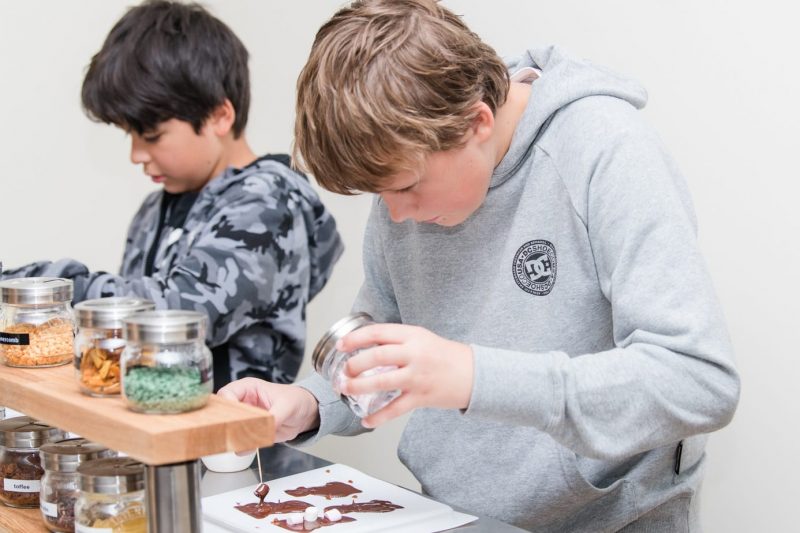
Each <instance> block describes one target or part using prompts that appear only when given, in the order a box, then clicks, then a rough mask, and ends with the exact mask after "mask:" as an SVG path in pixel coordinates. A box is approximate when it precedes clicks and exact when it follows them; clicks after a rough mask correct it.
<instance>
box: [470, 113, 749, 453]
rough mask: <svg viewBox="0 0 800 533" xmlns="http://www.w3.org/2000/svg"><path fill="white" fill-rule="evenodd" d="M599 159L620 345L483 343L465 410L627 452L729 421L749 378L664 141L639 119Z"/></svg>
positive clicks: (601, 241)
mask: <svg viewBox="0 0 800 533" xmlns="http://www.w3.org/2000/svg"><path fill="white" fill-rule="evenodd" d="M590 167H591V169H592V176H591V179H590V180H589V181H588V186H587V187H586V188H585V194H586V203H585V207H586V211H585V224H586V226H587V231H588V233H589V238H590V241H591V244H592V250H593V252H594V256H595V265H596V271H597V276H598V280H599V283H600V287H601V290H602V291H603V293H604V295H605V296H606V298H607V299H608V300H609V301H610V302H611V306H612V309H613V338H614V343H615V348H613V349H611V350H608V351H604V352H600V353H591V354H583V355H579V356H576V357H569V356H568V355H567V354H565V353H562V352H550V353H543V354H537V357H535V358H532V357H530V354H525V353H517V352H513V351H507V350H499V349H494V348H488V347H484V346H473V350H474V354H475V355H474V357H475V359H474V360H475V378H474V384H473V392H472V399H471V403H470V405H469V407H468V409H467V410H466V412H465V414H466V416H475V417H482V418H486V419H491V420H498V421H506V422H509V423H514V424H526V425H530V426H534V427H536V428H538V429H540V430H542V431H545V432H547V433H549V434H550V435H551V436H553V438H555V439H556V440H557V441H558V442H560V443H561V444H563V445H564V446H567V447H568V448H571V449H572V450H574V451H576V452H577V453H579V454H581V455H584V456H588V457H595V458H602V459H617V458H622V457H630V456H632V455H634V454H637V453H640V452H643V451H646V450H650V449H653V448H656V447H658V446H662V445H666V444H668V443H673V442H676V441H678V440H681V439H683V438H686V437H688V436H691V435H696V434H701V433H707V432H710V431H714V430H716V429H719V428H720V427H722V426H724V425H726V424H727V423H728V422H729V421H730V420H731V418H732V416H733V413H734V411H735V409H736V405H737V402H738V398H739V387H740V385H739V377H738V374H737V372H736V370H735V369H734V365H733V355H732V347H731V344H730V341H729V338H728V333H727V330H726V326H725V322H724V318H723V315H722V312H721V309H720V305H719V303H718V301H717V298H716V296H715V293H714V289H713V284H712V281H711V279H710V277H709V274H708V272H707V270H706V266H705V263H704V260H703V258H702V257H701V254H700V250H699V246H698V242H697V237H696V223H695V217H694V213H693V208H692V206H691V202H690V199H689V195H688V191H687V189H686V186H685V183H684V182H683V179H682V177H681V176H680V173H679V171H678V170H677V169H676V167H675V165H674V163H673V161H672V160H671V159H670V158H669V157H668V156H667V155H666V154H665V152H664V150H663V149H662V148H661V145H660V141H659V140H658V139H657V137H656V136H655V134H654V133H653V132H652V131H651V130H650V129H649V128H647V127H645V126H643V125H640V126H633V127H630V128H629V129H628V130H627V131H624V132H621V133H619V134H617V135H615V136H614V139H613V140H611V141H608V145H607V148H606V149H605V150H603V152H602V153H601V154H600V155H599V157H598V159H597V160H596V161H594V164H593V165H591V166H590Z"/></svg>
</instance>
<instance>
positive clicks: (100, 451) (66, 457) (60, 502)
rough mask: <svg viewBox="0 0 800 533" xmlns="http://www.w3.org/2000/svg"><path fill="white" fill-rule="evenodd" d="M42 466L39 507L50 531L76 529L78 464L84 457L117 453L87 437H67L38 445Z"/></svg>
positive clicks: (90, 457) (86, 459)
mask: <svg viewBox="0 0 800 533" xmlns="http://www.w3.org/2000/svg"><path fill="white" fill-rule="evenodd" d="M39 456H40V458H41V460H42V466H43V467H44V476H43V477H42V490H41V492H40V493H39V509H41V511H42V519H43V520H44V525H45V526H46V527H47V529H49V530H50V531H56V532H61V533H72V532H73V531H75V502H76V501H77V499H78V494H79V493H80V478H79V476H78V472H77V470H78V467H79V466H80V465H81V464H82V463H83V462H85V461H90V460H92V459H102V458H104V457H115V456H116V453H115V452H114V451H112V450H109V449H108V448H106V447H105V446H103V445H101V444H97V443H94V442H90V441H88V440H86V439H82V438H77V439H66V440H62V441H58V442H53V443H50V444H45V445H44V446H42V447H41V448H40V449H39Z"/></svg>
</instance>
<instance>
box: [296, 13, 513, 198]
mask: <svg viewBox="0 0 800 533" xmlns="http://www.w3.org/2000/svg"><path fill="white" fill-rule="evenodd" d="M508 88H509V79H508V71H507V70H506V67H505V65H504V64H503V62H502V60H501V59H500V58H499V57H498V56H497V54H496V53H495V51H494V50H493V49H492V48H491V47H490V46H488V45H487V44H485V43H483V42H482V41H481V40H480V38H479V37H478V36H477V35H476V34H474V33H473V32H472V31H470V30H469V28H468V27H467V26H466V25H465V24H464V23H463V22H462V21H461V19H460V18H459V17H458V16H457V15H455V14H454V13H452V12H451V11H449V10H447V9H445V8H444V7H442V6H441V5H439V4H438V3H437V2H436V1H434V0H360V1H356V2H353V3H352V4H351V5H350V6H349V7H346V8H343V9H341V10H340V11H338V12H337V13H336V14H335V15H334V16H333V17H332V18H331V19H330V20H329V21H328V22H327V23H325V24H324V25H323V26H322V27H321V28H320V30H319V31H318V32H317V36H316V38H315V40H314V44H313V47H312V49H311V54H310V56H309V59H308V62H307V63H306V65H305V67H304V68H303V71H302V72H301V74H300V77H299V78H298V80H297V119H296V120H297V121H296V124H295V145H294V159H295V161H296V164H297V165H298V166H299V167H300V168H301V169H303V170H305V171H307V172H310V173H311V174H313V175H314V177H315V178H316V179H317V181H318V183H319V184H320V185H321V186H322V187H324V188H325V189H328V190H330V191H333V192H337V193H341V194H354V193H356V192H377V191H380V190H381V189H382V188H383V187H384V186H385V184H386V182H387V180H388V179H389V178H391V177H392V176H394V175H396V174H397V173H398V172H400V171H404V170H412V171H413V170H415V169H417V168H418V167H419V165H420V164H421V163H422V160H423V158H424V157H425V156H426V155H428V154H430V153H432V152H438V151H445V150H450V149H453V148H458V147H459V146H461V145H462V143H463V139H464V137H465V135H466V133H467V131H468V129H469V127H470V126H471V124H472V122H473V120H474V119H475V117H476V116H477V112H476V111H477V110H476V104H477V103H478V102H481V101H482V102H485V103H486V104H487V105H488V106H489V108H490V109H491V110H492V112H496V111H497V109H498V108H499V107H500V106H501V105H503V103H505V100H506V97H507V95H508Z"/></svg>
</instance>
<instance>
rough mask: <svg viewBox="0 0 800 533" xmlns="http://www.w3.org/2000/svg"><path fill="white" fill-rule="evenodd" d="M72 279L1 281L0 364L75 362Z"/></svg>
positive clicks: (28, 364) (45, 364) (29, 364)
mask: <svg viewBox="0 0 800 533" xmlns="http://www.w3.org/2000/svg"><path fill="white" fill-rule="evenodd" d="M71 300H72V280H68V279H62V278H16V279H9V280H5V281H0V361H1V362H3V363H4V364H6V365H8V366H24V367H29V366H39V367H45V366H58V365H64V364H67V363H69V362H70V361H72V349H73V348H72V342H73V339H74V337H75V320H74V317H73V314H72V306H71V305H70V302H71Z"/></svg>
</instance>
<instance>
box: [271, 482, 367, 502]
mask: <svg viewBox="0 0 800 533" xmlns="http://www.w3.org/2000/svg"><path fill="white" fill-rule="evenodd" d="M285 492H286V494H289V495H290V496H294V497H295V498H298V497H301V496H312V495H313V496H325V498H327V499H329V500H330V499H331V498H343V497H345V496H350V495H351V494H358V493H359V492H361V491H360V490H359V489H357V488H355V487H354V486H352V485H348V484H347V483H342V482H341V481H331V482H329V483H325V484H324V485H321V486H318V487H297V488H296V489H291V490H287V491H285Z"/></svg>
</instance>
